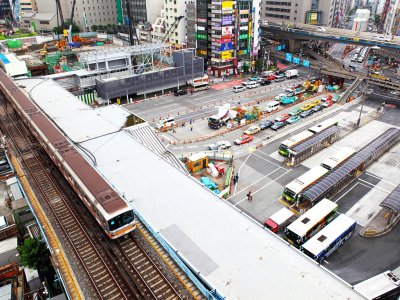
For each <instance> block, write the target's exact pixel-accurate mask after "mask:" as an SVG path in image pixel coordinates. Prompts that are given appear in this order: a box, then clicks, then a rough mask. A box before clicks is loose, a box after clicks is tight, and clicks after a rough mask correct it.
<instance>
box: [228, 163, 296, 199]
mask: <svg viewBox="0 0 400 300" xmlns="http://www.w3.org/2000/svg"><path fill="white" fill-rule="evenodd" d="M291 171H292V170H287V171H286V172H285V173H283V174H282V175H280V176H278V177H277V178H276V179H274V180H272V181H270V182H268V183H267V184H265V185H264V186H262V187H261V188H259V189H258V190H256V191H255V192H254V193H253V196H254V195H255V194H257V193H258V192H259V191H261V190H262V189H264V188H266V187H267V186H269V185H270V184H271V183H274V182H275V181H276V180H278V179H279V178H281V177H282V176H285V175H286V174H287V173H289V172H291ZM245 200H247V198H244V199H242V200H240V201H239V202H238V203H236V204H234V206H237V205H238V204H240V203H242V202H243V201H245Z"/></svg>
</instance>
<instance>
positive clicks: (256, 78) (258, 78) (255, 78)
mask: <svg viewBox="0 0 400 300" xmlns="http://www.w3.org/2000/svg"><path fill="white" fill-rule="evenodd" d="M262 80H263V79H262V78H260V77H251V78H249V81H255V82H257V83H260V82H261V81H262Z"/></svg>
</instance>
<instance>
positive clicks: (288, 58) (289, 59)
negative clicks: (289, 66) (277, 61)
mask: <svg viewBox="0 0 400 300" xmlns="http://www.w3.org/2000/svg"><path fill="white" fill-rule="evenodd" d="M292 58H293V55H292V53H286V61H292Z"/></svg>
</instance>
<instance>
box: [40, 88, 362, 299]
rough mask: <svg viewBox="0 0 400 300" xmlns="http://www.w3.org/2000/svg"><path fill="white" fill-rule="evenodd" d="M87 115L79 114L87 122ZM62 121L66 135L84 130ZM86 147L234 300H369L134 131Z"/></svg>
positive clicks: (153, 222)
mask: <svg viewBox="0 0 400 300" xmlns="http://www.w3.org/2000/svg"><path fill="white" fill-rule="evenodd" d="M43 87H44V86H43ZM39 90H42V92H39ZM45 91H46V89H44V88H43V89H38V90H37V92H36V93H33V96H34V98H35V99H37V101H38V102H41V100H40V99H41V98H42V97H45V98H46V95H42V93H46V92H45ZM58 98H60V96H59V95H58ZM73 101H76V100H73V99H71V98H70V100H69V102H71V103H73ZM67 102H68V101H66V100H65V99H64V100H63V99H60V101H59V105H58V110H59V113H58V114H57V113H56V112H53V113H54V114H55V115H62V111H63V110H64V105H67ZM69 105H70V104H69ZM42 108H43V109H44V110H46V109H47V106H46V105H43V106H42ZM49 110H55V108H53V107H52V106H50V107H49ZM85 113H86V112H85ZM85 113H83V112H80V113H79V115H80V118H82V122H84V120H85ZM88 114H90V110H88ZM98 118H99V120H100V118H102V117H101V116H99V117H98ZM55 121H56V123H58V124H59V125H60V126H62V129H63V130H64V132H75V131H77V130H79V127H80V126H82V123H79V122H59V120H57V119H56V120H55ZM113 121H114V122H116V121H115V120H113ZM89 125H90V124H86V126H89ZM81 145H82V146H84V147H85V148H86V149H87V150H89V151H90V152H91V153H92V154H93V155H94V156H95V157H96V160H97V169H98V170H99V172H100V173H102V174H103V175H104V176H105V177H106V178H107V179H108V180H109V182H111V183H112V184H113V186H114V187H115V188H116V189H118V190H119V192H120V193H121V194H123V195H124V196H125V198H126V199H128V200H129V201H130V203H131V204H132V206H133V207H134V208H135V210H137V211H138V212H140V214H141V215H142V216H143V217H144V219H145V220H146V221H147V222H148V223H149V224H150V225H151V226H152V227H153V229H154V230H155V231H158V232H160V234H161V235H162V236H163V237H164V239H165V240H166V241H167V242H168V243H169V244H170V245H171V246H172V247H173V248H174V249H175V250H176V251H178V253H179V255H181V256H182V257H184V258H185V259H186V260H187V261H188V262H189V263H190V264H191V265H192V267H193V268H194V269H196V270H197V271H198V272H199V275H200V276H202V277H203V278H204V279H205V280H206V281H207V282H208V283H209V284H211V285H212V287H214V288H216V289H217V291H218V293H220V294H221V295H223V296H225V297H227V299H266V298H271V299H294V298H296V299H307V300H308V299H318V300H320V299H362V297H361V296H360V295H359V294H357V293H356V292H355V291H353V290H352V289H351V288H350V287H348V286H347V285H345V284H344V283H343V282H342V281H340V280H338V279H337V278H335V277H334V276H332V274H330V273H328V271H327V270H325V269H324V268H322V267H319V266H318V265H317V264H316V263H314V262H313V261H312V260H311V259H309V258H308V257H306V256H305V255H303V254H301V253H300V252H298V251H297V250H296V249H294V248H292V247H289V246H288V244H287V243H286V242H284V241H283V240H281V239H280V238H278V237H277V236H276V235H274V234H272V233H271V232H269V231H267V230H265V229H263V227H262V226H260V225H259V224H257V223H255V222H254V221H252V220H251V219H250V218H248V217H246V216H245V215H243V214H242V213H241V212H239V211H238V210H236V209H235V208H233V207H232V206H231V205H230V204H228V203H227V202H225V201H223V200H221V199H220V198H219V197H218V196H217V195H215V194H214V193H212V192H211V191H209V190H208V189H207V188H205V187H204V186H202V185H201V184H200V183H199V182H197V181H196V180H195V179H193V178H192V177H191V176H190V175H188V174H187V173H185V172H183V171H182V170H181V169H179V168H178V167H176V166H173V165H171V164H170V163H168V162H167V161H166V160H164V159H163V158H162V157H160V156H159V155H157V154H156V153H155V152H152V151H150V150H149V149H148V148H147V147H146V146H145V145H144V144H142V143H141V142H139V141H138V140H136V139H135V138H134V136H133V135H132V133H131V132H129V130H121V131H118V132H114V133H109V134H108V135H102V136H98V137H95V138H92V139H88V140H86V141H83V142H81ZM111 154H112V155H111ZM88 161H89V162H90V160H88Z"/></svg>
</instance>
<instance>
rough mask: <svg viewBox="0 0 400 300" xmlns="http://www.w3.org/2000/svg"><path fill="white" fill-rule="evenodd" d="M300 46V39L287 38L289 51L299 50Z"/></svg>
mask: <svg viewBox="0 0 400 300" xmlns="http://www.w3.org/2000/svg"><path fill="white" fill-rule="evenodd" d="M300 48H301V41H299V40H289V52H291V53H296V52H299V50H300Z"/></svg>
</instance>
